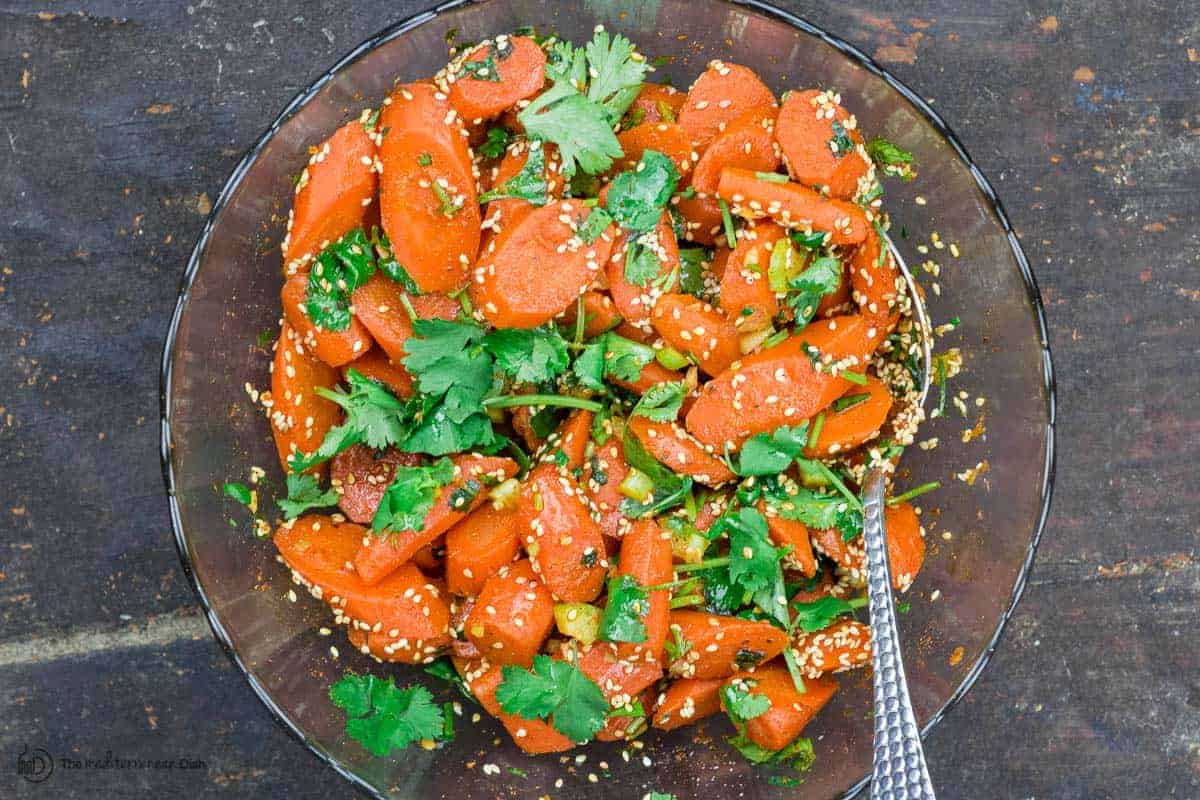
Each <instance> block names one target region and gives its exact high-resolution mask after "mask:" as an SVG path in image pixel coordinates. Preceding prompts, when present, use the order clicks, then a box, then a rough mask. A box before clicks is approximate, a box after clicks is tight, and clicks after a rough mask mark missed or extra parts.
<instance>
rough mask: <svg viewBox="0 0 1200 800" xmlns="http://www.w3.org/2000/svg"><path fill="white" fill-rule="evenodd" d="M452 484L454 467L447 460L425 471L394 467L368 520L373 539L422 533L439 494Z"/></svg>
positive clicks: (428, 467)
mask: <svg viewBox="0 0 1200 800" xmlns="http://www.w3.org/2000/svg"><path fill="white" fill-rule="evenodd" d="M453 480H454V464H453V462H451V461H450V459H448V458H440V459H438V460H437V461H435V462H434V463H433V464H432V465H430V466H427V467H404V466H401V467H396V473H395V475H394V476H393V477H392V482H391V484H389V485H388V488H387V490H386V491H385V492H384V493H383V499H382V500H381V501H380V503H379V508H377V509H376V511H375V516H374V518H373V519H372V520H371V529H372V530H373V531H375V533H376V535H383V534H387V533H400V532H401V531H419V530H421V529H422V528H424V527H425V517H426V516H427V515H428V514H429V511H430V509H432V508H433V502H434V500H436V499H437V494H438V490H439V489H441V488H442V487H444V486H446V485H447V484H449V483H450V482H451V481H453Z"/></svg>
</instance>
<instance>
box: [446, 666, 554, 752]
mask: <svg viewBox="0 0 1200 800" xmlns="http://www.w3.org/2000/svg"><path fill="white" fill-rule="evenodd" d="M463 679H464V680H465V681H466V682H467V686H468V688H470V690H471V694H473V695H475V698H476V699H477V700H479V704H480V705H481V706H483V707H484V709H485V710H486V711H487V712H488V713H489V714H491V715H492V716H493V717H495V718H496V719H498V720H500V723H501V724H502V725H504V727H505V729H506V730H507V731H508V733H509V735H510V736H511V737H512V740H513V742H515V743H516V745H517V747H519V748H521V750H523V751H524V752H526V753H528V754H530V755H541V754H543V753H560V752H562V751H563V750H570V749H571V748H572V747H574V746H575V743H574V742H572V741H571V740H570V739H568V738H567V737H566V736H563V735H562V734H561V733H559V732H558V731H556V730H555V729H554V728H553V727H551V725H550V723H548V722H546V721H545V720H540V719H525V718H524V717H518V716H516V715H514V714H505V713H504V711H503V710H502V709H501V708H500V703H499V702H497V701H496V687H497V686H499V685H500V682H501V681H502V680H503V679H504V673H503V666H502V665H500V664H496V665H495V666H489V665H488V662H486V661H484V662H483V663H482V664H481V665H479V666H478V667H475V668H473V669H470V670H469V671H468V672H467V673H466V675H464V677H463Z"/></svg>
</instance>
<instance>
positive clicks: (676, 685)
mask: <svg viewBox="0 0 1200 800" xmlns="http://www.w3.org/2000/svg"><path fill="white" fill-rule="evenodd" d="M724 685H725V679H724V678H680V679H678V680H674V681H671V683H670V684H669V685H668V686H667V690H666V691H665V692H663V693H662V694H661V695H659V702H658V707H657V708H655V709H654V717H653V718H652V720H651V723H650V724H651V725H653V726H654V727H655V728H658V729H659V730H664V731H673V730H675V729H676V728H682V727H683V726H684V725H691V724H692V723H693V722H697V721H699V720H702V719H704V718H705V717H711V716H712V715H713V714H716V713H717V712H718V711H720V710H721V687H722V686H724Z"/></svg>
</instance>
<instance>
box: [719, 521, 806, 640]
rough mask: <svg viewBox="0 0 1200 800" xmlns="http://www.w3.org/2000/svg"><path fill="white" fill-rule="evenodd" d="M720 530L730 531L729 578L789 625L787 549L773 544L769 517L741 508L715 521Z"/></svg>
mask: <svg viewBox="0 0 1200 800" xmlns="http://www.w3.org/2000/svg"><path fill="white" fill-rule="evenodd" d="M713 527H714V528H717V529H718V533H721V532H727V533H728V534H729V578H730V580H732V581H733V582H734V583H735V584H737V585H738V586H740V587H742V588H743V589H744V590H745V591H746V593H748V594H749V595H751V596H752V598H753V600H754V602H755V603H756V604H757V605H758V607H759V608H761V609H762V611H763V613H765V614H766V615H767V616H768V617H770V618H771V619H772V620H773V621H775V622H778V623H780V625H781V626H782V627H785V628H786V627H787V625H788V614H787V596H786V595H785V594H784V586H783V569H782V567H781V565H780V561H781V559H782V558H783V554H784V551H783V550H781V549H779V548H776V547H774V546H773V545H772V544H771V541H770V537H769V535H768V533H767V520H766V519H765V518H764V517H763V515H762V514H761V513H759V512H758V510H757V509H754V508H740V509H738V510H737V511H735V512H733V513H727V514H725V515H724V516H722V517H721V518H720V519H718V520H717V521H716V522H715V523H713Z"/></svg>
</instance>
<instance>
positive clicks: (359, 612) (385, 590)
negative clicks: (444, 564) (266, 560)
mask: <svg viewBox="0 0 1200 800" xmlns="http://www.w3.org/2000/svg"><path fill="white" fill-rule="evenodd" d="M366 535H369V532H368V530H367V529H366V528H364V527H362V526H360V525H354V524H352V523H348V522H344V523H341V524H338V523H335V522H334V521H333V519H332V518H330V517H326V516H322V515H318V514H310V515H307V516H304V517H300V518H298V519H296V520H293V521H291V522H287V523H284V524H283V525H280V526H279V528H277V529H276V531H275V546H276V547H277V548H278V549H279V553H280V555H281V556H283V560H284V562H285V563H287V565H288V566H289V567H290V568H291V569H292V575H293V577H295V578H297V579H299V580H300V581H301V582H302V583H303V584H304V585H306V586H308V587H309V589H310V590H311V591H313V592H314V594H316V595H317V596H318V597H321V598H323V599H325V600H327V601H328V602H329V603H330V604H331V605H332V606H333V608H334V612H335V613H336V615H337V617H338V620H339V621H342V622H347V623H349V624H350V626H351V627H352V628H358V629H361V630H369V631H372V632H373V633H376V634H381V635H380V636H379V637H378V638H377V639H375V640H371V639H370V638H368V641H367V644H368V646H369V647H370V649H371V650H372V651H373V652H374V651H376V650H378V651H379V652H378V653H376V656H377V657H379V658H384V657H387V658H388V659H389V660H393V661H408V662H418V661H426V660H429V661H432V660H433V658H435V657H436V654H438V653H439V651H440V649H441V648H443V647H445V646H447V645H448V644H449V642H450V633H449V631H450V625H449V622H450V607H449V605H448V604H447V603H446V600H445V599H444V597H443V596H442V592H441V591H440V590H439V589H438V587H437V586H436V584H434V583H431V582H430V581H429V579H428V578H426V577H425V576H424V575H423V574H421V571H420V570H419V569H417V568H416V566H415V565H411V564H409V565H405V566H404V567H402V568H401V569H398V570H395V571H394V572H393V573H392V574H391V575H389V576H388V577H387V579H386V580H384V581H382V582H380V583H378V584H376V585H374V586H372V585H368V584H367V583H366V582H365V581H363V580H362V578H361V577H360V576H359V575H358V574H356V573H355V572H354V570H352V569H351V568H350V567H349V566H348V564H349V562H350V559H351V558H352V557H353V555H354V552H355V550H356V549H357V548H358V547H359V546H360V544H361V541H362V538H363V536H366ZM401 640H407V641H404V642H402V641H401ZM373 645H378V647H375V646H373ZM385 648H387V650H386V651H385Z"/></svg>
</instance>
